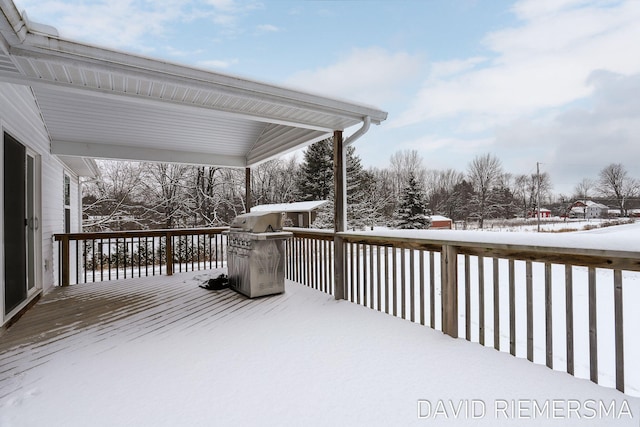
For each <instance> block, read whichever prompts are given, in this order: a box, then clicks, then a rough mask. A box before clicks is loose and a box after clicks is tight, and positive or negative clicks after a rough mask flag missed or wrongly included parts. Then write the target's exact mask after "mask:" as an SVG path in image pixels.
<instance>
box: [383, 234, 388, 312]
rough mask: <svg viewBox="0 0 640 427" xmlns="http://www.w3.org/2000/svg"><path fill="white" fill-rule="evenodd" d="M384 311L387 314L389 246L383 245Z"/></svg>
mask: <svg viewBox="0 0 640 427" xmlns="http://www.w3.org/2000/svg"><path fill="white" fill-rule="evenodd" d="M384 311H385V313H387V314H389V246H385V247H384Z"/></svg>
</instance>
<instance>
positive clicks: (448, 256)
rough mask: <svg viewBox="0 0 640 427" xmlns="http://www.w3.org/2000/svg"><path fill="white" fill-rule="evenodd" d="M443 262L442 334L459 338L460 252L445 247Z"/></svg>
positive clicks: (442, 256) (442, 254) (453, 248)
mask: <svg viewBox="0 0 640 427" xmlns="http://www.w3.org/2000/svg"><path fill="white" fill-rule="evenodd" d="M441 262H442V332H443V333H445V334H447V335H449V336H450V337H453V338H458V251H457V250H456V248H455V247H454V246H450V245H443V246H442V253H441Z"/></svg>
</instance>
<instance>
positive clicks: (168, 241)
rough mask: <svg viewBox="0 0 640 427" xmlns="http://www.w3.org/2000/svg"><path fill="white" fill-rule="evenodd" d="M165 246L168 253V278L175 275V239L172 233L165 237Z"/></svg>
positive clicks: (168, 232)
mask: <svg viewBox="0 0 640 427" xmlns="http://www.w3.org/2000/svg"><path fill="white" fill-rule="evenodd" d="M165 236H166V237H165V244H166V252H167V276H172V275H173V239H172V236H173V235H172V234H171V232H170V231H167V234H166V235H165Z"/></svg>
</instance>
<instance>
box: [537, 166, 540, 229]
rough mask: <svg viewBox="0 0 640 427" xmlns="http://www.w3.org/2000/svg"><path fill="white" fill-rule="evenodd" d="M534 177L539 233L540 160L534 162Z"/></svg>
mask: <svg viewBox="0 0 640 427" xmlns="http://www.w3.org/2000/svg"><path fill="white" fill-rule="evenodd" d="M536 178H537V181H538V188H537V190H538V191H537V194H536V199H537V200H536V204H537V205H538V233H539V232H540V162H536Z"/></svg>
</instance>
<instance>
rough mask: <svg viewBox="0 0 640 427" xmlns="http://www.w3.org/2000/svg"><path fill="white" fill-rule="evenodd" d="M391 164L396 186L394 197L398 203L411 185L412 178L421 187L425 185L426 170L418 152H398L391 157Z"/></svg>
mask: <svg viewBox="0 0 640 427" xmlns="http://www.w3.org/2000/svg"><path fill="white" fill-rule="evenodd" d="M390 163H391V173H392V174H393V178H394V185H395V188H394V196H395V198H396V200H397V201H399V200H400V195H401V194H402V191H403V189H404V188H406V187H407V186H408V185H409V177H410V176H413V177H414V179H415V180H416V181H417V182H419V183H420V185H423V184H424V181H425V175H426V170H425V168H424V166H423V164H422V157H421V156H420V155H419V154H418V151H417V150H402V151H396V152H395V153H393V154H392V155H391V159H390Z"/></svg>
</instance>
